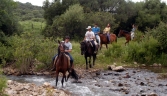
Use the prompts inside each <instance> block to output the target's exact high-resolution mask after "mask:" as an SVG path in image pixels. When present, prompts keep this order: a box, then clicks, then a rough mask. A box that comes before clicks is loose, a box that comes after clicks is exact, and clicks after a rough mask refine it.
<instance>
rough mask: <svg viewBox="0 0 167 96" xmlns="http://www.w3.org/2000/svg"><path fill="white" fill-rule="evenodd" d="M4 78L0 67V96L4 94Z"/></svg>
mask: <svg viewBox="0 0 167 96" xmlns="http://www.w3.org/2000/svg"><path fill="white" fill-rule="evenodd" d="M6 86H7V85H6V78H5V77H4V76H2V75H1V68H0V96H5V95H4V88H5V87H6Z"/></svg>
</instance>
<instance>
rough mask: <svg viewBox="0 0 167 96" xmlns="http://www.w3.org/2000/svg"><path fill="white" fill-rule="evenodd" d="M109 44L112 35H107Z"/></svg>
mask: <svg viewBox="0 0 167 96" xmlns="http://www.w3.org/2000/svg"><path fill="white" fill-rule="evenodd" d="M107 38H108V42H110V34H109V33H107Z"/></svg>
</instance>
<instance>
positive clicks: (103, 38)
mask: <svg viewBox="0 0 167 96" xmlns="http://www.w3.org/2000/svg"><path fill="white" fill-rule="evenodd" d="M99 36H100V40H101V42H100V50H101V48H102V44H105V45H106V48H107V49H108V45H107V44H109V43H111V44H112V42H117V36H116V35H115V34H110V42H109V41H108V39H107V35H106V34H102V33H99Z"/></svg>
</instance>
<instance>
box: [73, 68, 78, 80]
mask: <svg viewBox="0 0 167 96" xmlns="http://www.w3.org/2000/svg"><path fill="white" fill-rule="evenodd" d="M71 76H72V78H74V79H75V80H78V74H77V73H76V71H75V70H74V69H73V68H72V69H71Z"/></svg>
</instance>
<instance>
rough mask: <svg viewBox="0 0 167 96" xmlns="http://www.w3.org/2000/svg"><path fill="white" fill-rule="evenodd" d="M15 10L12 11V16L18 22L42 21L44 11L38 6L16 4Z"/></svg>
mask: <svg viewBox="0 0 167 96" xmlns="http://www.w3.org/2000/svg"><path fill="white" fill-rule="evenodd" d="M16 3H17V8H16V9H14V14H15V15H16V16H17V17H18V19H19V20H21V21H24V20H35V21H43V13H44V10H43V9H42V7H40V6H34V5H32V4H31V3H28V2H27V3H21V2H16Z"/></svg>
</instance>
